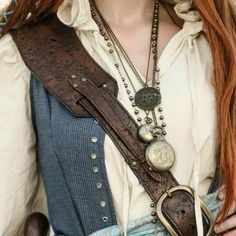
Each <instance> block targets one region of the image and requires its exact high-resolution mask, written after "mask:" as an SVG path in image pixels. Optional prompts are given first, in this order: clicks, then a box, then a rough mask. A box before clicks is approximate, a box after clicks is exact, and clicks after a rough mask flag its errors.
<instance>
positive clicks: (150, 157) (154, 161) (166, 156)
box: [146, 140, 175, 171]
mask: <svg viewBox="0 0 236 236" xmlns="http://www.w3.org/2000/svg"><path fill="white" fill-rule="evenodd" d="M146 161H147V163H148V165H149V166H150V167H151V168H153V169H154V170H157V171H167V170H169V169H170V168H171V167H172V166H173V165H174V163H175V152H174V149H173V148H172V146H171V145H170V144H169V143H167V142H166V141H161V140H156V141H153V142H152V143H151V144H150V145H149V146H148V148H147V150H146Z"/></svg>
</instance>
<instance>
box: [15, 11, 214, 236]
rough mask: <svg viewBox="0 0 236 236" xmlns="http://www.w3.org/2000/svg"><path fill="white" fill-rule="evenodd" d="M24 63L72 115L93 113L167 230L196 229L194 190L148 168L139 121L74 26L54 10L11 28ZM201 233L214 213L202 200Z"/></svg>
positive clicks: (177, 232)
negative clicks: (85, 45) (50, 13)
mask: <svg viewBox="0 0 236 236" xmlns="http://www.w3.org/2000/svg"><path fill="white" fill-rule="evenodd" d="M11 34H12V37H13V39H14V41H15V42H16V44H17V46H18V49H19V51H20V53H21V55H22V58H23V60H24V61H25V63H26V65H27V66H28V68H29V69H30V70H31V72H32V73H33V74H34V75H35V76H36V77H37V78H38V79H39V80H40V81H41V83H42V84H43V85H44V87H45V88H46V89H47V90H48V91H49V92H50V93H51V94H52V95H54V96H55V97H56V98H57V99H58V100H59V101H60V102H61V103H63V104H64V105H65V107H67V109H68V110H70V112H71V113H72V114H73V115H74V116H78V117H79V116H92V117H94V118H95V119H96V120H97V121H98V122H99V123H100V124H101V126H102V127H103V128H104V130H105V131H106V133H107V134H108V135H109V136H110V137H111V138H112V140H113V141H114V143H115V144H116V146H117V147H118V149H119V150H120V152H121V153H122V155H123V157H124V159H125V161H126V162H127V163H128V164H129V166H130V167H131V169H132V171H133V172H134V174H135V175H136V177H137V178H138V180H139V181H140V183H141V184H142V185H143V187H144V188H145V190H146V191H147V193H148V194H149V195H150V197H151V198H152V200H153V201H154V202H155V203H156V207H157V215H158V219H159V220H160V221H161V223H162V224H163V225H164V226H165V228H166V229H167V231H168V232H169V233H170V234H171V235H181V236H190V235H191V236H192V235H197V228H196V219H195V211H194V197H193V195H194V193H193V191H192V190H191V189H190V188H189V187H187V186H180V185H178V182H177V181H176V179H175V178H174V176H173V175H172V174H171V172H170V171H167V172H156V171H153V170H151V169H150V167H149V166H148V164H147V163H146V161H145V150H146V148H147V144H145V143H144V142H142V141H141V140H140V139H139V138H138V135H137V133H138V126H137V124H136V122H135V121H134V120H133V118H132V117H131V116H130V114H129V113H128V112H127V111H126V109H125V108H124V107H123V106H122V105H121V104H120V103H119V101H118V100H117V98H116V95H117V91H118V87H117V83H116V81H115V80H114V79H113V78H112V77H111V76H110V75H109V74H107V73H106V72H105V71H104V70H103V69H102V68H101V67H100V66H99V65H98V64H97V63H96V62H95V61H94V60H93V58H92V57H91V56H90V55H89V54H88V53H87V51H86V50H85V48H84V47H83V45H82V43H81V42H80V40H79V39H78V37H77V35H76V34H75V32H74V31H73V29H71V28H69V27H66V26H65V25H63V24H62V23H60V21H59V20H58V19H57V17H56V16H54V15H52V16H48V17H46V18H45V19H43V20H42V21H41V22H40V23H37V24H33V25H28V26H26V27H24V28H22V29H19V30H14V31H12V33H11ZM201 204H202V216H203V227H204V235H211V233H212V228H213V219H212V217H211V214H210V212H209V210H208V209H207V207H206V206H205V205H204V203H203V202H202V203H201Z"/></svg>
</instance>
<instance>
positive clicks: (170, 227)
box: [157, 185, 214, 236]
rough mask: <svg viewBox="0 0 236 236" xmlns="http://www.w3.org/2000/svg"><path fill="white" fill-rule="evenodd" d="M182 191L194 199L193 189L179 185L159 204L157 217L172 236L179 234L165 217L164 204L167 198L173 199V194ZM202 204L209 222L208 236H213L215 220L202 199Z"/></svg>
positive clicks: (168, 192)
mask: <svg viewBox="0 0 236 236" xmlns="http://www.w3.org/2000/svg"><path fill="white" fill-rule="evenodd" d="M180 190H181V191H185V192H187V193H189V194H190V195H191V196H192V197H193V198H194V190H193V189H191V188H190V187H188V186H183V185H179V186H176V187H173V188H171V189H169V190H168V191H166V192H165V193H164V194H163V195H162V196H161V197H160V199H159V200H158V202H157V216H158V218H159V220H160V222H161V223H162V224H163V226H164V227H165V228H166V229H167V231H168V232H169V234H170V235H171V236H179V234H178V233H177V232H176V231H175V230H174V228H173V227H172V226H171V224H170V223H169V222H168V221H167V220H166V219H165V216H164V215H163V213H162V204H163V202H164V200H165V199H166V198H167V197H171V195H172V193H174V192H176V191H180ZM199 199H200V198H199ZM200 204H201V210H202V212H203V213H204V214H205V216H206V218H207V220H208V222H209V230H208V232H207V234H206V236H211V235H212V233H213V225H214V218H213V216H212V214H211V212H210V210H209V209H208V208H207V206H206V204H205V203H204V202H203V201H202V200H201V199H200Z"/></svg>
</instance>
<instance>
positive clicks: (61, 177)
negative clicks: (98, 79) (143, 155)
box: [0, 0, 236, 235]
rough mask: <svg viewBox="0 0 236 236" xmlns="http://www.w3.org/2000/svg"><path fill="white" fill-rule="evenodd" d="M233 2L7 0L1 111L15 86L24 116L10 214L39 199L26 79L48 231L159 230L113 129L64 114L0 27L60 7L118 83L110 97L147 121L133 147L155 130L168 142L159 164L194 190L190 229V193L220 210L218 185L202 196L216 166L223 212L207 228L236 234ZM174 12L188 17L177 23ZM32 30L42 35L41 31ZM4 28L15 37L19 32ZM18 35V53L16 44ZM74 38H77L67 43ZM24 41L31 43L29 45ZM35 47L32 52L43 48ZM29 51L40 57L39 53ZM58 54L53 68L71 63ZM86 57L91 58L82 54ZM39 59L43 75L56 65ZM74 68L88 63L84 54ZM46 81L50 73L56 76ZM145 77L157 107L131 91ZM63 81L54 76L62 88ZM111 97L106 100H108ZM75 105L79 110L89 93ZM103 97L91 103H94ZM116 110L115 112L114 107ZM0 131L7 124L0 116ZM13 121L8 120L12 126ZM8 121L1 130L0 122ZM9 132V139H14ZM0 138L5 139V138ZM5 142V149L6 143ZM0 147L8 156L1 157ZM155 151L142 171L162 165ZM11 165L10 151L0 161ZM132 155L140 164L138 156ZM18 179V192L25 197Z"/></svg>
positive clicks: (135, 90)
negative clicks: (145, 130) (165, 161)
mask: <svg viewBox="0 0 236 236" xmlns="http://www.w3.org/2000/svg"><path fill="white" fill-rule="evenodd" d="M168 2H169V1H168ZM170 4H173V3H172V2H171V3H170ZM234 4H235V3H234V2H233V1H230V0H228V1H221V2H219V1H214V2H213V1H209V2H208V1H201V0H195V1H194V5H192V3H191V1H188V0H186V1H180V2H178V3H177V4H176V6H175V12H176V13H177V17H176V15H175V14H174V13H173V6H172V5H169V3H168V4H167V3H166V2H165V1H163V2H161V3H159V2H158V1H151V0H150V1H135V2H134V1H132V0H129V1H127V0H126V1H113V2H112V4H111V3H110V2H108V1H105V0H103V1H100V0H95V1H91V2H89V1H88V0H80V1H78V0H68V1H63V2H61V1H42V2H38V1H30V2H29V1H27V3H26V1H19V2H17V1H12V3H11V5H10V6H9V7H8V9H7V10H6V11H5V14H4V18H3V24H4V27H3V29H2V35H4V36H3V37H2V39H1V41H0V55H1V57H2V60H1V65H0V73H1V78H2V80H3V82H4V83H7V85H5V86H4V87H3V94H4V93H7V95H8V96H4V98H2V99H5V100H3V101H5V102H6V105H4V106H3V108H5V109H7V111H9V107H11V106H13V105H11V104H10V101H11V100H10V99H9V98H12V97H13V98H14V96H15V95H16V94H17V96H18V99H17V101H18V102H19V105H20V106H21V109H20V110H19V114H21V115H22V121H23V122H25V123H24V124H25V125H24V126H23V125H22V122H20V127H21V132H22V135H23V137H24V142H22V143H21V145H22V147H24V148H25V149H26V152H23V154H22V156H23V157H25V158H26V159H25V163H26V164H23V163H22V161H21V160H22V159H20V160H19V162H20V163H17V164H16V165H17V166H20V167H21V168H18V170H19V169H20V173H16V174H14V176H11V179H12V180H13V181H16V182H15V183H13V184H14V185H15V186H18V183H19V182H18V181H19V180H18V176H19V177H21V176H23V175H22V173H21V172H22V168H23V167H22V166H24V168H25V165H26V166H27V168H26V170H25V169H23V172H24V174H25V173H27V175H26V176H25V177H24V179H23V182H22V181H21V183H20V184H21V185H22V186H23V187H22V186H21V187H20V188H19V189H17V191H16V194H19V196H17V199H23V200H22V201H21V200H20V201H21V202H18V203H17V204H16V206H14V205H12V204H13V203H12V202H14V200H12V201H10V202H9V204H10V206H12V207H15V213H16V214H19V212H20V215H21V217H18V219H19V218H20V220H23V218H24V217H26V214H27V213H28V212H30V211H32V208H31V206H32V201H33V202H36V203H43V200H40V201H39V200H37V199H35V194H36V196H38V194H37V191H38V189H37V188H36V187H35V186H36V185H37V177H36V174H35V173H36V169H35V166H34V154H33V148H34V139H33V138H32V137H33V135H34V134H33V131H32V128H31V125H30V121H29V120H30V112H29V110H30V106H29V96H28V92H29V90H30V99H31V108H32V116H33V125H34V129H35V131H36V134H37V141H38V142H37V145H38V152H37V154H38V160H39V166H40V169H41V173H42V176H43V180H44V185H45V188H46V193H47V203H48V208H49V218H50V222H51V224H52V226H53V229H54V232H55V234H56V235H89V234H94V235H119V234H123V233H124V234H126V232H127V234H130V235H148V234H149V235H156V234H158V235H165V234H166V231H165V230H164V228H163V226H162V225H161V224H160V223H159V222H157V221H156V213H158V212H155V211H154V208H153V207H154V206H155V204H153V203H151V198H152V197H150V196H149V195H148V194H147V192H146V191H145V189H144V187H143V186H142V184H141V183H140V182H142V181H140V182H139V181H138V179H137V178H136V176H137V175H138V174H137V173H136V176H135V175H134V173H133V172H132V170H133V169H132V166H131V167H129V166H128V165H127V164H126V162H125V161H124V160H123V157H125V155H124V152H122V151H123V149H122V147H120V149H118V145H117V142H116V140H115V139H111V137H113V138H114V136H112V134H111V133H109V132H110V131H109V130H106V128H104V129H102V127H101V125H99V124H98V122H95V121H94V119H93V118H91V114H90V116H89V117H88V114H87V115H85V113H84V111H83V112H82V113H80V114H77V115H79V117H75V116H73V115H72V114H71V113H70V112H69V111H68V109H67V108H65V106H64V105H63V104H61V103H60V102H59V101H58V99H57V98H58V97H57V96H56V95H57V94H54V93H52V94H54V96H53V95H52V94H51V93H50V92H48V91H50V89H45V88H44V87H43V86H42V84H43V85H46V86H45V87H46V88H47V85H48V84H44V82H42V80H43V78H37V79H39V80H40V81H41V82H42V84H41V83H40V82H38V81H37V80H36V78H35V77H36V76H32V77H31V79H29V78H30V70H29V68H30V69H31V66H30V65H29V63H27V65H29V68H27V67H26V66H25V64H24V63H23V61H22V58H21V56H20V55H19V52H18V50H17V47H16V45H15V44H14V42H13V40H12V38H11V36H10V35H9V34H7V35H5V34H6V33H7V32H8V31H9V29H11V28H15V27H17V26H19V25H21V23H24V21H31V20H34V19H35V18H39V16H40V18H41V16H44V15H45V14H46V13H47V12H52V11H53V10H58V11H57V15H58V18H59V19H60V21H61V22H63V23H64V24H65V25H67V26H68V27H73V28H74V29H75V32H76V34H77V36H78V39H80V40H81V42H82V44H83V45H84V47H85V48H86V50H87V52H89V54H90V55H91V56H92V57H93V59H94V60H95V61H96V62H97V63H98V64H99V65H100V66H101V67H102V68H103V69H105V70H106V71H107V72H108V73H109V74H110V75H111V76H112V77H113V78H115V80H116V82H117V85H118V88H119V91H118V95H117V98H118V100H119V102H120V103H121V104H122V105H123V106H124V107H125V109H126V110H127V111H128V113H129V115H130V116H132V117H133V119H135V121H136V123H137V124H138V125H139V126H140V127H143V126H144V125H151V127H154V128H155V129H154V128H151V129H150V130H151V132H148V135H147V134H146V133H145V135H144V136H142V133H141V135H140V137H137V142H140V145H141V146H142V145H144V144H142V140H143V139H144V140H143V141H146V142H147V141H150V140H153V139H154V140H156V142H152V143H154V144H155V145H160V144H162V145H166V146H165V147H168V150H169V151H168V153H167V154H165V153H162V152H161V154H160V156H161V157H163V156H165V155H166V156H167V158H170V157H171V158H172V159H171V158H170V163H169V164H170V166H169V167H168V168H170V170H171V172H172V173H173V175H174V177H175V178H176V179H177V181H178V182H179V183H180V184H181V185H188V186H190V187H192V188H193V189H194V190H195V195H194V196H195V200H196V201H195V204H194V209H195V215H196V225H197V234H198V235H203V231H204V232H205V230H203V225H202V223H201V222H202V221H201V212H200V207H199V205H200V201H199V200H198V198H196V196H197V195H200V196H202V197H204V201H205V202H206V204H207V205H208V208H209V209H210V210H211V211H212V213H214V214H217V212H218V210H219V203H218V201H217V200H216V194H214V193H213V194H210V195H208V196H206V195H207V193H208V189H209V188H210V186H211V183H212V179H213V178H214V174H215V172H216V169H217V166H219V176H220V180H221V181H219V184H220V187H221V185H224V186H225V188H224V191H223V192H221V194H220V196H219V197H220V199H221V200H224V205H223V208H222V209H221V211H220V214H219V217H218V220H220V221H219V222H221V223H220V224H217V225H216V226H215V231H216V232H223V233H224V235H236V232H235V230H234V227H235V226H236V220H235V215H234V214H233V213H234V208H235V203H234V199H235V197H234V195H235V193H234V188H233V187H232V186H234V185H235V178H234V176H235V161H234V159H235V156H236V148H235V132H236V131H235V84H236V82H235V80H236V76H235V73H236V72H235V60H236V57H235V55H236V52H235V46H234V45H235V7H234V6H235V5H234ZM29 13H30V14H29ZM180 19H182V20H184V21H185V23H184V25H183V26H182V22H181V21H180ZM21 21H22V22H21ZM216 22H217V23H216ZM180 28H182V29H180ZM19 32H20V30H19ZM32 32H33V31H32ZM65 32H67V31H65ZM151 33H152V34H151ZM150 34H151V39H150ZM13 35H14V33H13ZM32 35H33V33H32ZM42 35H43V34H42ZM38 37H39V40H40V35H39V36H38ZM61 37H62V36H61ZM13 38H14V39H15V41H16V42H17V37H14V36H13ZM45 39H46V38H45ZM68 40H69V39H68ZM53 41H56V40H54V39H53V38H52V40H51V43H52V44H51V45H55V44H53ZM18 43H19V44H18V47H19V48H20V49H21V52H22V50H23V49H24V48H23V47H22V46H21V44H20V42H18ZM48 43H49V41H47V43H45V45H43V47H42V50H43V49H44V47H46V44H48ZM42 44H43V43H42ZM74 44H76V41H75V40H74V41H72V43H71V45H74ZM25 45H27V44H25ZM39 46H40V45H37V47H39ZM69 46H70V45H69ZM65 47H68V45H65ZM25 48H27V46H25ZM32 48H34V47H32V46H31V49H32ZM48 50H50V48H48ZM58 50H59V48H58ZM68 50H72V49H71V48H68ZM29 51H30V48H29ZM37 53H39V54H40V50H38V51H37ZM45 53H46V52H45ZM22 55H23V54H22ZM51 55H52V58H53V56H56V55H57V54H56V52H55V51H53V49H52V51H51ZM34 56H35V57H36V58H37V55H35V54H34ZM55 58H58V57H55ZM37 59H40V60H39V61H37V63H36V65H37V64H41V61H44V59H45V58H43V56H41V57H39V58H37ZM157 59H158V60H157ZM63 60H64V64H63V63H62V64H61V65H59V67H57V70H58V71H59V72H60V71H61V72H60V73H62V74H61V75H63V73H64V72H65V73H66V69H67V68H66V67H65V65H68V70H69V68H70V63H68V60H69V58H67V57H62V61H63ZM86 60H89V59H88V58H87V57H86ZM80 63H81V62H80ZM157 65H158V66H157ZM43 66H44V68H46V69H44V72H45V71H46V72H47V71H48V74H49V75H50V74H51V73H50V72H51V71H50V67H51V68H54V67H53V63H52V64H51V65H50V67H45V65H43ZM82 67H84V69H85V68H86V63H85V65H83V66H82ZM61 68H63V70H62V69H61ZM82 69H83V68H82ZM63 71H64V72H63ZM33 72H35V71H33ZM55 73H56V72H55ZM101 73H102V72H101ZM34 74H35V73H34ZM36 74H37V73H36ZM75 74H76V71H75ZM7 77H9V79H8V78H7ZM77 77H78V76H76V75H74V74H71V78H70V81H71V82H72V87H73V88H74V89H75V90H76V89H77V88H78V87H79V86H80V84H76V83H75V82H74V81H75V80H76V79H77ZM88 78H89V77H88ZM49 79H50V78H49ZM29 80H30V82H29ZM53 80H55V81H56V78H54V79H53ZM53 80H52V81H53ZM86 81H87V78H85V79H84V82H86ZM3 82H2V83H3ZM4 83H3V85H4ZM18 83H19V84H18ZM29 83H30V88H29ZM105 85H106V84H105ZM212 85H213V86H212ZM14 86H15V90H17V88H18V86H21V91H17V92H14V91H13V90H12V88H13V87H14ZM106 86H107V85H106ZM106 86H104V89H106ZM1 87H2V86H1ZM108 87H109V84H108ZM142 88H153V89H154V90H152V91H154V92H153V93H152V94H151V95H152V97H151V100H153V97H155V99H156V102H155V104H154V105H155V106H153V107H151V108H150V107H147V103H148V102H147V101H148V100H150V94H144V93H143V91H144V90H143V91H142V92H140V91H141V90H142ZM63 89H64V88H63V87H61V90H63ZM79 89H81V88H80V87H79ZM79 89H78V91H79V92H81V90H79ZM20 92H21V93H23V94H21V93H20ZM59 92H60V91H59ZM95 92H96V90H95ZM138 92H140V93H141V95H142V99H139V98H138V95H137V94H138ZM148 92H150V90H148ZM11 93H12V95H11ZM104 93H106V92H104ZM140 93H139V95H140ZM20 94H21V95H20ZM67 95H68V96H69V95H70V94H67ZM83 95H84V96H85V94H83ZM107 96H108V95H107ZM160 97H161V98H162V99H160ZM109 98H110V99H112V97H109ZM143 98H145V99H144V104H143ZM147 98H148V99H147ZM155 99H154V100H155ZM134 100H135V103H134V102H133V101H134ZM110 101H111V104H113V102H114V101H113V100H110ZM14 102H15V101H14ZM14 102H13V104H14ZM93 102H94V103H96V102H97V101H96V100H95V101H93ZM10 105H11V106H10ZM19 105H18V107H19ZM79 105H81V103H80V104H79ZM113 105H114V104H113ZM113 105H111V106H113ZM84 107H85V108H87V111H88V107H89V104H88V107H86V106H84ZM100 108H101V107H98V110H99V109H100ZM119 109H120V108H119ZM11 110H12V112H11V113H10V114H11V116H12V120H11V119H10V120H9V116H7V117H5V120H6V119H8V122H9V121H10V122H12V123H13V124H15V122H16V120H15V118H14V114H15V111H14V113H13V109H11ZM122 111H123V110H122ZM91 112H93V110H91ZM4 114H5V113H4ZM81 114H82V115H81ZM183 114H184V115H183ZM11 116H10V117H11ZM117 116H118V117H119V114H117ZM113 118H114V119H115V117H113ZM107 119H109V117H107ZM130 120H131V118H130ZM98 121H99V123H100V124H102V122H101V118H99V117H98ZM3 122H4V120H3ZM3 122H1V123H3ZM17 122H18V121H17ZM111 122H112V120H111ZM145 127H147V126H145ZM148 127H150V126H148ZM8 128H9V127H8ZM17 128H18V127H17ZM3 130H6V128H5V126H4V129H3ZM11 130H15V129H12V127H11V126H10V131H11ZM104 130H106V133H109V134H110V135H109V136H108V135H107V134H106V133H105V132H104ZM116 131H117V130H116ZM7 132H8V131H7V130H6V131H5V133H7ZM117 132H118V131H117ZM9 134H11V133H10V132H9ZM12 136H13V135H11V136H10V137H9V139H12V138H13V137H12ZM147 139H150V140H147ZM165 140H167V141H165ZM4 141H5V143H6V144H9V141H8V140H7V139H6V140H4ZM13 143H14V145H16V147H17V145H18V144H19V143H17V142H16V140H13ZM143 143H144V142H143ZM123 146H125V145H123ZM12 147H13V146H9V147H8V148H7V149H8V150H12ZM148 147H149V149H147V150H149V151H150V149H151V148H152V147H153V145H152V146H151V144H150V146H148ZM128 148H130V149H132V147H128ZM141 148H142V147H141ZM155 148H156V146H155ZM158 148H159V146H158ZM165 150H166V149H165ZM165 150H164V151H165ZM174 150H175V151H174ZM31 152H32V153H31ZM174 152H175V154H174ZM148 153H149V154H150V153H153V152H148ZM158 153H159V152H158ZM3 154H4V156H5V158H6V157H7V156H9V155H8V154H5V153H3ZM174 157H175V158H176V160H175V161H174ZM155 158H156V156H155V155H154V159H152V155H147V162H148V165H149V167H150V168H151V169H152V170H150V169H149V170H148V171H150V172H152V171H153V169H155V168H157V169H158V170H157V172H158V171H159V168H160V166H158V167H156V163H155ZM164 158H165V157H164ZM32 162H33V164H32ZM13 163H14V162H13ZM9 164H10V162H9V161H8V159H7V160H6V161H4V165H3V166H4V170H5V169H6V165H9ZM11 164H12V163H11ZM11 164H10V165H11ZM14 164H15V163H14ZM131 164H134V166H135V165H137V163H136V162H132V163H131ZM134 166H133V167H134ZM185 166H186V167H187V168H185ZM2 168H3V167H2ZM131 169H132V170H131ZM134 169H135V168H134ZM167 170H168V169H167ZM10 173H11V172H10ZM152 173H153V172H152ZM8 174H9V173H4V175H5V176H6V177H5V178H6V179H9V176H8ZM16 176H17V177H16ZM27 184H29V187H28V186H27ZM9 186H10V187H11V185H9ZM25 186H26V187H25ZM11 188H12V187H11ZM25 189H26V190H27V192H26V193H27V195H28V196H27V197H25V196H22V192H23V191H24V192H25ZM36 189H37V191H36ZM3 191H4V192H7V193H8V191H9V192H11V191H12V190H11V189H10V190H8V189H6V187H3ZM156 191H158V189H157V190H156ZM39 192H42V191H39ZM4 197H5V196H4ZM9 204H8V205H9ZM150 204H151V205H150ZM22 206H23V207H22ZM150 206H151V207H150ZM22 208H23V209H22ZM12 212H14V211H13V210H12ZM182 213H183V214H184V212H182ZM24 214H25V215H24ZM8 216H9V217H8V218H7V220H6V221H3V223H2V226H3V227H1V229H4V230H5V231H3V233H2V234H6V233H5V232H7V234H8V235H17V234H18V232H20V231H18V230H19V228H17V227H18V226H19V224H20V223H21V222H19V221H18V222H17V224H16V228H15V229H9V228H8V223H9V222H10V223H11V224H12V222H14V221H15V219H14V218H12V216H11V215H9V213H8ZM227 216H230V217H229V218H228V217H227ZM9 219H10V220H9ZM223 219H226V220H223ZM150 222H152V223H150ZM116 225H117V226H116ZM11 230H12V231H11ZM228 231H229V232H228ZM185 235H186V234H185Z"/></svg>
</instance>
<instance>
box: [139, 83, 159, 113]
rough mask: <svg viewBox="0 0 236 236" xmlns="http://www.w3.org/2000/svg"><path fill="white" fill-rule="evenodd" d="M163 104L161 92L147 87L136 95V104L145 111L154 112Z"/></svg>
mask: <svg viewBox="0 0 236 236" xmlns="http://www.w3.org/2000/svg"><path fill="white" fill-rule="evenodd" d="M160 103H161V94H160V91H158V90H157V89H155V88H153V87H145V88H142V89H140V90H139V91H138V92H137V93H136V94H135V104H136V105H137V106H138V107H139V108H141V109H143V110H152V109H154V108H155V107H156V106H158V105H159V104H160Z"/></svg>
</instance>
